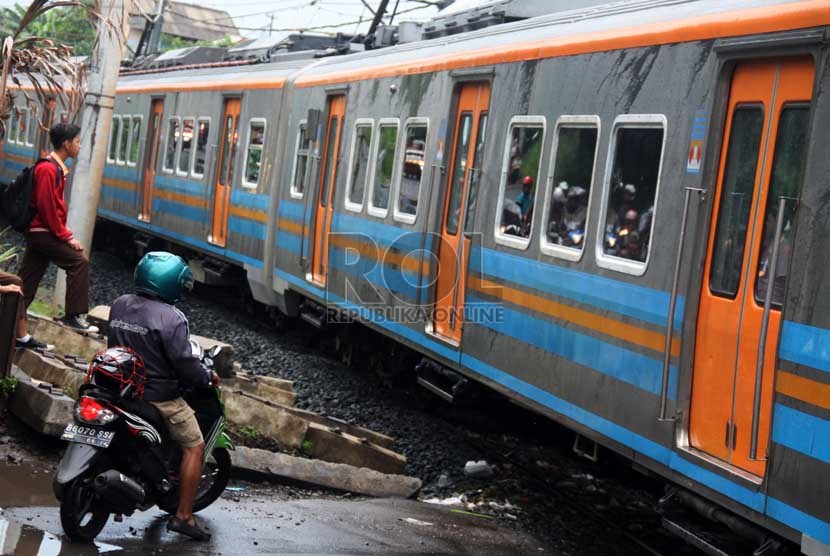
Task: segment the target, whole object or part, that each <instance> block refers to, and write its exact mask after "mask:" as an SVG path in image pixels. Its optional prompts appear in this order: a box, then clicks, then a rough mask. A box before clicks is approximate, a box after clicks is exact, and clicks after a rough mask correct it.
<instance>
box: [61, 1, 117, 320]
mask: <svg viewBox="0 0 830 556" xmlns="http://www.w3.org/2000/svg"><path fill="white" fill-rule="evenodd" d="M96 9H97V10H98V12H99V13H100V14H101V15H102V16H103V17H104V19H105V21H99V22H98V36H99V40H98V48H97V50H96V51H95V55H94V57H93V64H94V65H93V67H91V68H90V72H89V77H88V88H87V93H86V100H85V102H84V112H83V115H82V116H81V153H80V154H79V155H78V160H76V161H75V162H74V164H73V166H72V171H71V172H70V177H71V180H72V185H71V188H70V190H71V191H70V198H69V207H68V214H67V222H66V223H67V226H69V229H71V230H72V233H73V234H74V235H75V239H77V240H78V241H79V242H81V245H83V246H84V253H86V255H87V256H89V255H90V253H91V250H92V234H93V232H94V230H95V217H96V214H97V212H98V198H99V196H100V194H101V178H102V177H103V175H104V163H105V161H106V156H107V140H108V139H109V135H110V128H111V127H112V110H113V107H114V106H115V88H116V85H117V83H118V71H119V68H120V66H121V53H122V44H121V43H122V40H123V38H124V37H125V36H126V29H125V27H126V24H127V13H126V10H125V9H124V0H98V2H97V5H96ZM65 292H66V275H65V274H64V273H63V271H60V272H58V279H57V282H56V284H55V305H56V306H57V307H63V303H64V297H65Z"/></svg>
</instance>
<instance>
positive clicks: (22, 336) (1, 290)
mask: <svg viewBox="0 0 830 556" xmlns="http://www.w3.org/2000/svg"><path fill="white" fill-rule="evenodd" d="M0 294H2V295H19V296H21V297H22V296H23V281H22V280H21V279H20V278H19V277H18V276H15V275H14V274H9V273H8V272H3V271H2V270H0ZM14 347H16V348H23V349H54V348H55V346H52V345H49V344H44V343H43V342H40V341H38V340H36V339H35V338H33V337H32V336H31V334H29V333H28V331H27V325H26V308H25V307H24V304H23V302H22V300H21V302H20V303H19V304H18V316H17V335H16V339H15V342H14Z"/></svg>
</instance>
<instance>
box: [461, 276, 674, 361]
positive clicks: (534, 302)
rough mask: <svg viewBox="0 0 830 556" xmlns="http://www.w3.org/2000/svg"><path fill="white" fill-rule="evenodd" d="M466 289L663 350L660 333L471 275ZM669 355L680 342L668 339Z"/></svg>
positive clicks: (663, 343)
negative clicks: (670, 343) (669, 343)
mask: <svg viewBox="0 0 830 556" xmlns="http://www.w3.org/2000/svg"><path fill="white" fill-rule="evenodd" d="M467 286H468V287H469V288H470V289H472V290H475V291H477V292H479V293H483V294H485V295H487V296H489V297H495V298H497V299H500V300H502V301H506V302H508V303H512V304H513V305H518V306H520V307H523V308H525V309H529V310H532V311H537V312H540V313H544V314H546V315H548V316H551V317H553V318H555V319H559V320H563V321H567V322H569V323H572V324H576V325H577V326H581V327H582V328H588V329H590V330H593V331H595V332H598V333H600V334H604V335H606V336H611V337H614V338H617V339H620V340H624V341H626V342H630V343H634V344H637V345H639V346H642V347H645V348H648V349H651V350H654V351H660V352H662V351H663V350H664V349H665V343H666V336H665V335H664V334H662V333H660V332H653V331H651V330H648V329H645V328H641V327H639V326H635V325H633V324H628V323H625V322H621V321H618V320H616V319H612V318H608V317H603V316H600V315H598V314H596V313H592V312H591V311H586V310H584V309H578V308H576V307H571V306H570V305H565V304H563V303H559V302H557V301H553V300H550V299H545V298H543V297H539V296H538V295H533V294H531V293H527V292H523V291H519V290H517V289H514V288H510V287H508V286H504V285H502V284H498V283H496V282H491V281H489V280H485V279H481V278H478V277H472V276H471V277H470V278H469V279H468V280H467ZM671 353H672V355H675V356H676V355H679V354H680V341H679V340H678V339H677V338H674V339H673V340H672V346H671Z"/></svg>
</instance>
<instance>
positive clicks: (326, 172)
mask: <svg viewBox="0 0 830 556" xmlns="http://www.w3.org/2000/svg"><path fill="white" fill-rule="evenodd" d="M345 113H346V96H345V95H337V96H333V97H330V98H329V111H328V123H327V125H326V137H325V143H324V145H325V150H324V151H323V168H322V171H321V172H320V186H319V187H318V188H317V191H318V193H317V207H316V209H315V211H314V254H313V259H312V260H313V266H312V269H311V276H312V278H313V280H314V281H315V282H317V283H318V284H322V285H325V283H326V276H327V275H328V262H329V231H330V230H331V217H332V212H333V209H334V207H333V204H334V203H333V202H332V201H333V200H334V184H335V183H337V168H338V160H339V159H340V137H341V135H342V132H343V116H344V115H345Z"/></svg>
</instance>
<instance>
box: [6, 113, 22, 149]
mask: <svg viewBox="0 0 830 556" xmlns="http://www.w3.org/2000/svg"><path fill="white" fill-rule="evenodd" d="M10 112H11V115H10V116H9V129H8V132H7V133H6V140H7V141H8V142H9V143H14V142H15V141H17V126H18V125H20V111H19V110H18V109H17V108H14V107H12V109H11V110H10Z"/></svg>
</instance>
